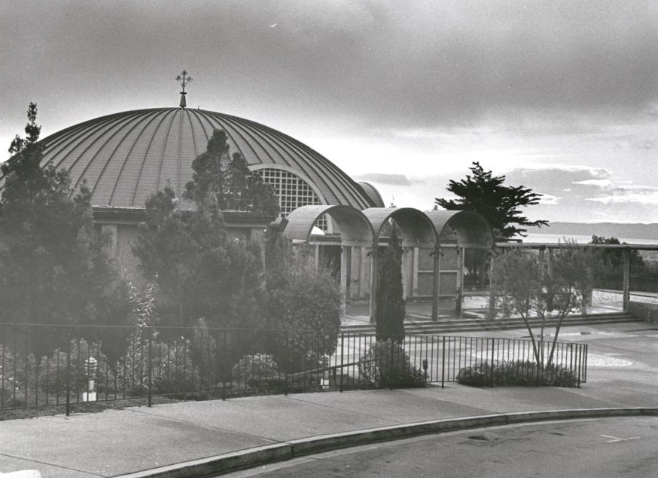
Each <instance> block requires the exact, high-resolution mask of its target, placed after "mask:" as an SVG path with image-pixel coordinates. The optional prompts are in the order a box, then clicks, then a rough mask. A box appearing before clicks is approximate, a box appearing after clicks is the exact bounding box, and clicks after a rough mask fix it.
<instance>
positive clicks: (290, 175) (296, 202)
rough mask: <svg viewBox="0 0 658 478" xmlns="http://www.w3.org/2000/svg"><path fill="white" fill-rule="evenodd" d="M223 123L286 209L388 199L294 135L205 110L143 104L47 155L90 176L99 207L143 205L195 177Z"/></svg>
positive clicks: (61, 138)
mask: <svg viewBox="0 0 658 478" xmlns="http://www.w3.org/2000/svg"><path fill="white" fill-rule="evenodd" d="M216 129H220V130H224V131H225V132H226V134H227V136H228V139H229V145H230V147H231V152H239V153H241V154H242V155H243V156H244V158H245V160H246V161H247V164H248V165H249V168H250V169H251V170H252V171H253V170H258V171H259V173H260V175H261V177H262V178H263V179H264V180H265V181H266V182H268V183H270V184H272V185H273V186H274V188H275V189H276V191H277V195H278V197H279V202H280V206H281V212H282V213H283V214H284V215H287V214H289V213H290V212H292V211H293V210H294V209H296V208H298V207H300V206H305V205H309V204H341V205H349V206H352V207H355V208H357V209H360V210H361V209H365V208H368V207H383V205H384V204H383V202H382V200H381V196H380V195H379V193H378V192H377V191H376V189H374V187H373V186H371V185H369V184H365V185H361V184H358V183H356V182H355V181H353V180H352V179H351V178H350V177H349V176H347V174H345V173H344V172H343V171H341V170H340V169H339V168H338V167H337V166H335V165H334V164H333V163H332V162H331V161H329V160H328V159H327V158H325V157H324V156H322V155H321V154H319V153H318V152H316V151H314V150H313V149H311V148H309V147H308V146H306V145H305V144H302V143H300V142H299V141H297V140H295V139H293V138H291V137H290V136H287V135H285V134H283V133H281V132H279V131H276V130H274V129H272V128H269V127H267V126H264V125H262V124H259V123H256V122H253V121H249V120H246V119H243V118H238V117H236V116H230V115H226V114H222V113H215V112H212V111H205V110H200V109H197V110H194V109H188V108H154V109H144V110H136V111H125V112H121V113H116V114H113V115H108V116H103V117H101V118H96V119H92V120H89V121H85V122H84V123H80V124H77V125H75V126H71V127H69V128H66V129H64V130H62V131H59V132H58V133H55V134H53V135H51V136H48V137H47V138H45V139H44V140H43V141H42V144H43V146H44V160H45V164H52V165H54V166H55V167H56V168H66V169H67V170H68V171H69V173H70V175H71V179H72V182H73V184H74V186H79V185H80V184H81V182H82V181H83V180H86V181H87V183H88V184H89V186H90V187H91V189H92V203H93V204H94V206H95V207H97V208H129V209H130V208H143V207H144V202H145V201H146V198H147V197H148V196H149V195H150V194H152V193H153V192H155V191H158V190H160V189H162V188H164V186H165V185H166V184H167V183H169V184H170V186H171V187H172V188H173V189H174V191H175V192H176V194H177V196H178V197H182V193H183V191H184V189H185V184H186V183H187V182H188V181H190V180H191V179H192V167H191V165H192V161H193V160H194V158H195V157H197V156H198V155H199V154H201V153H203V152H204V151H205V150H206V146H207V144H208V140H209V139H210V137H211V136H212V133H213V131H214V130H216ZM181 207H182V208H183V209H186V208H187V209H189V208H191V207H193V205H192V204H190V203H187V204H181Z"/></svg>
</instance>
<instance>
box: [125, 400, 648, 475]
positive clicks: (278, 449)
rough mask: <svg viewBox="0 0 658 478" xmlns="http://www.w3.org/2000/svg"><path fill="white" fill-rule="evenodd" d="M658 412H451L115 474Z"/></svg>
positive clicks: (166, 471) (221, 466)
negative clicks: (448, 415) (429, 418)
mask: <svg viewBox="0 0 658 478" xmlns="http://www.w3.org/2000/svg"><path fill="white" fill-rule="evenodd" d="M632 416H658V408H591V409H575V410H546V411H536V412H517V413H504V414H495V415H481V416H475V417H467V418H448V419H443V420H433V421H429V422H420V423H412V424H408V425H394V426H390V427H381V428H372V429H368V430H359V431H354V432H347V433H335V434H331V435H321V436H317V437H312V438H302V439H299V440H292V441H288V442H282V443H277V444H275V445H267V446H262V447H257V448H250V449H247V450H241V451H236V452H233V453H227V454H224V455H218V456H214V457H209V458H203V459H200V460H193V461H188V462H184V463H177V464H175V465H168V466H164V467H161V468H154V469H151V470H144V471H139V472H136V473H129V474H126V475H120V476H116V477H115V478H204V477H211V476H216V475H221V474H225V473H230V472H233V471H238V470H244V469H247V468H255V467H258V466H263V465H267V464H270V463H275V462H279V461H287V460H292V459H293V458H298V457H301V456H306V455H312V454H315V453H322V452H327V451H332V450H338V449H340V448H349V447H356V446H361V445H369V444H373V443H378V442H384V441H392V440H400V439H403V438H411V437H414V436H419V435H431V434H439V433H447V432H453V431H459V430H468V429H473V428H484V427H496V426H504V425H515V424H518V423H532V422H544V421H552V420H569V419H571V420H577V419H584V418H607V417H632Z"/></svg>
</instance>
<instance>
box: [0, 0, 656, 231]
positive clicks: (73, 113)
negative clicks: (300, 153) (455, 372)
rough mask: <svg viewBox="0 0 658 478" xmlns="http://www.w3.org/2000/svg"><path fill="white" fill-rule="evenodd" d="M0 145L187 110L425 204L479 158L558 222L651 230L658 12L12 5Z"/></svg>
mask: <svg viewBox="0 0 658 478" xmlns="http://www.w3.org/2000/svg"><path fill="white" fill-rule="evenodd" d="M0 64H2V66H3V68H2V78H3V79H2V88H0V100H1V103H0V104H1V105H2V106H1V108H0V115H1V116H0V142H1V144H3V145H4V146H3V147H4V148H5V149H6V148H8V147H9V142H10V141H11V138H12V137H13V136H14V135H15V134H16V133H18V132H22V128H23V126H24V124H25V110H26V108H27V105H28V103H29V102H30V101H36V102H38V105H39V118H38V121H39V123H41V124H42V125H43V130H42V137H45V136H47V135H48V134H51V133H54V132H56V131H58V130H60V129H62V128H65V127H67V126H70V125H73V124H76V123H79V122H82V121H85V120H88V119H91V118H95V117H98V116H103V115H106V114H110V113H115V112H118V111H124V110H131V109H141V108H151V107H170V106H177V105H178V101H179V95H178V91H179V86H178V84H177V83H176V81H175V79H174V78H175V77H176V75H177V74H178V73H179V72H180V71H181V70H182V69H183V68H186V69H187V70H188V71H189V72H190V74H191V76H192V77H193V79H194V80H193V82H192V83H191V84H190V86H189V88H188V91H189V94H188V97H187V99H188V106H189V107H197V106H198V107H201V108H203V109H207V110H211V111H219V112H222V113H228V114H233V115H237V116H241V117H245V118H248V119H251V120H254V121H257V122H260V123H263V124H266V125H268V126H271V127H273V128H275V129H278V130H280V131H282V132H284V133H286V134H289V135H291V136H293V137H295V138H297V139H299V140H300V141H302V142H304V143H306V144H308V145H309V146H310V147H312V148H314V149H316V150H317V151H319V152H320V153H322V154H323V155H324V156H326V157H328V158H329V159H330V160H332V161H333V162H334V163H336V164H337V165H338V166H339V167H341V168H342V169H343V170H345V171H346V172H347V173H348V174H350V175H351V176H353V177H354V178H355V179H357V180H366V181H369V182H371V183H373V184H374V185H375V186H376V187H377V188H378V189H379V190H380V192H381V193H382V196H383V197H384V199H385V201H386V202H387V203H389V202H391V201H394V202H395V204H396V205H398V206H414V207H418V208H421V209H430V208H431V207H432V205H433V203H434V198H435V197H437V196H438V197H443V196H445V195H446V192H445V187H446V184H447V182H448V180H449V179H450V178H453V179H460V178H462V177H463V176H464V175H465V174H466V173H468V167H469V166H470V165H471V163H472V162H473V161H480V163H481V164H482V165H483V167H484V168H485V169H489V170H493V172H494V173H496V174H505V175H507V177H508V180H509V181H508V182H509V184H511V185H519V184H523V185H525V186H527V187H530V188H533V189H535V190H536V191H537V192H539V193H542V194H544V195H545V196H544V198H543V204H542V205H541V206H536V207H534V208H529V209H527V211H526V212H527V214H528V215H529V216H531V217H532V218H544V219H549V220H554V221H560V220H567V221H592V222H601V221H617V222H658V181H657V179H658V2H656V1H655V0H647V1H641V0H593V1H579V0H551V1H546V0H536V1H522V0H479V1H468V0H441V1H437V0H430V1H421V0H414V1H407V2H400V1H399V0H397V1H393V0H344V1H343V0H277V1H267V0H222V1H215V0H208V1H202V0H185V1H177V2H174V1H164V0H161V1H157V2H156V1H134V0H132V1H111V0H103V1H90V0H70V1H64V0H60V1H51V0H41V1H32V0H21V1H12V0H0Z"/></svg>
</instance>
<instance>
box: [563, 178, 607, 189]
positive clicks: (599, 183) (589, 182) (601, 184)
mask: <svg viewBox="0 0 658 478" xmlns="http://www.w3.org/2000/svg"><path fill="white" fill-rule="evenodd" d="M573 184H579V185H582V186H593V187H595V188H598V189H611V188H613V187H614V185H613V184H612V181H610V180H609V179H585V180H584V181H575V182H574V183H573Z"/></svg>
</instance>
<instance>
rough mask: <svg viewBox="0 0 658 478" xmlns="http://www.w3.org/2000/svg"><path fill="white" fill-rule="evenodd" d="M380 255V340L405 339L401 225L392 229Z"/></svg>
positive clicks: (378, 300)
mask: <svg viewBox="0 0 658 478" xmlns="http://www.w3.org/2000/svg"><path fill="white" fill-rule="evenodd" d="M378 253H379V254H380V259H379V261H380V262H379V267H378V270H377V290H376V296H375V300H376V303H377V309H376V310H377V312H376V318H375V319H376V324H377V325H376V328H377V330H376V334H377V341H381V340H388V339H392V340H393V341H394V342H400V341H402V340H404V317H405V315H406V311H405V301H404V299H403V291H402V244H401V242H400V239H399V236H398V232H397V228H396V227H392V228H391V236H390V238H389V242H388V246H386V247H385V248H384V249H383V251H382V250H380V251H379V252H378Z"/></svg>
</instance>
